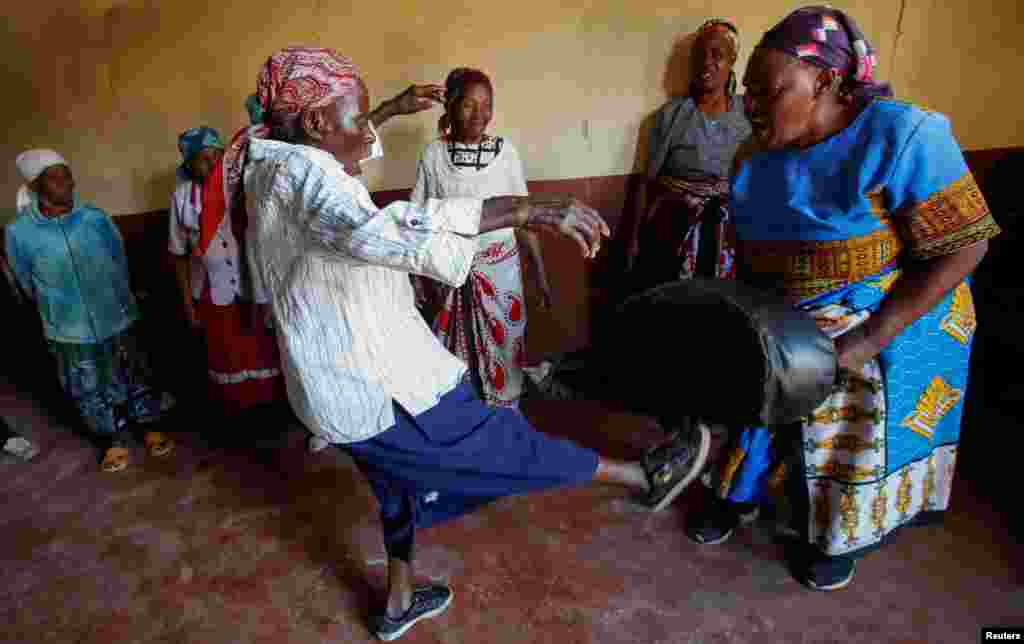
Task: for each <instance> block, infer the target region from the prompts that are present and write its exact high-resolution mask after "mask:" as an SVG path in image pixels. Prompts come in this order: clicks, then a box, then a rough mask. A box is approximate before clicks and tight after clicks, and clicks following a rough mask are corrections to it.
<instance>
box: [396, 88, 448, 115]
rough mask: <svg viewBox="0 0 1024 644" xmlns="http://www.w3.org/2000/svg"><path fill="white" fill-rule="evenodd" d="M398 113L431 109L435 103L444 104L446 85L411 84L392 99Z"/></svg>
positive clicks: (413, 112)
mask: <svg viewBox="0 0 1024 644" xmlns="http://www.w3.org/2000/svg"><path fill="white" fill-rule="evenodd" d="M392 103H393V106H394V110H395V113H396V114H415V113H417V112H422V111H424V110H429V109H430V108H431V107H433V106H434V105H435V104H439V105H444V87H442V86H441V85H410V86H409V89H407V90H405V91H404V92H402V93H401V94H399V95H398V96H396V97H395V98H394V99H392Z"/></svg>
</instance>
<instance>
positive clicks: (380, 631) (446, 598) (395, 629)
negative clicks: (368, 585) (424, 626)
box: [373, 584, 454, 642]
mask: <svg viewBox="0 0 1024 644" xmlns="http://www.w3.org/2000/svg"><path fill="white" fill-rule="evenodd" d="M452 597H454V594H453V593H452V589H451V588H449V587H448V586H445V585H442V584H434V585H432V586H425V587H423V588H417V589H416V590H415V591H413V594H412V603H411V604H410V605H409V610H407V611H405V615H402V616H401V617H398V618H395V619H392V618H391V617H388V615H387V613H384V614H383V615H378V616H377V617H375V618H374V620H373V621H374V624H373V632H374V634H375V635H376V636H377V637H378V638H380V639H382V640H384V641H385V642H391V641H393V640H397V639H398V638H399V637H401V636H402V635H404V634H405V632H406V631H407V630H409V629H410V628H412V627H413V625H414V624H415V623H416V622H418V621H420V620H421V619H427V618H429V617H436V616H438V615H440V614H441V613H443V612H445V611H446V610H448V605H449V604H451V603H452Z"/></svg>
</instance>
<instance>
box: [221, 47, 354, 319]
mask: <svg viewBox="0 0 1024 644" xmlns="http://www.w3.org/2000/svg"><path fill="white" fill-rule="evenodd" d="M360 82H361V81H360V78H359V71H358V70H357V69H356V66H355V64H354V63H353V62H352V61H351V60H350V59H349V58H346V57H345V56H342V55H340V54H339V53H338V52H337V51H335V50H333V49H327V48H320V47H287V48H285V49H282V50H280V51H279V52H277V53H276V54H274V55H273V56H271V57H270V58H269V59H268V60H267V62H266V63H265V64H264V65H263V68H262V69H261V70H260V73H259V76H258V77H257V79H256V94H254V95H251V96H249V97H248V99H247V100H246V102H245V107H246V111H247V112H248V113H249V120H250V122H251V123H252V125H251V126H250V127H247V128H242V129H241V130H239V131H238V132H237V133H236V134H235V136H234V137H233V138H232V139H231V143H229V144H228V147H227V150H226V151H225V153H224V200H225V206H226V209H227V216H229V217H231V218H232V221H238V220H240V219H242V220H244V218H245V217H244V213H245V211H244V209H245V200H244V198H243V196H242V180H243V171H244V169H245V160H246V157H247V156H248V151H249V141H251V140H252V138H253V137H256V138H266V137H267V136H269V135H270V131H271V128H272V127H273V126H279V125H285V124H287V123H289V122H290V121H293V120H294V119H296V118H298V117H299V116H300V115H301V114H302V113H303V112H305V111H307V110H310V109H314V108H317V107H323V106H325V105H329V104H330V103H331V102H332V101H334V100H336V99H338V98H341V97H343V96H349V95H351V94H354V93H356V92H357V91H358V90H359V86H360ZM256 301H261V298H260V297H259V295H258V294H257V295H256Z"/></svg>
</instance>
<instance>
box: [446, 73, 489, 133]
mask: <svg viewBox="0 0 1024 644" xmlns="http://www.w3.org/2000/svg"><path fill="white" fill-rule="evenodd" d="M477 83H479V84H481V85H485V86H486V87H487V90H488V91H489V92H490V93H491V100H492V101H493V100H494V85H492V84H491V79H490V77H489V76H488V75H487V74H485V73H483V72H482V71H480V70H479V69H471V68H469V67H456V68H455V69H453V70H452V71H451V72H450V73H449V74H448V78H447V79H445V81H444V114H442V115H441V118H439V119H438V120H437V131H438V133H440V134H441V135H442V136H444V135H445V134H447V133H448V130H449V129H450V128H451V126H452V117H451V112H452V110H453V109H455V106H456V105H458V103H459V101H461V100H462V98H463V97H464V96H465V95H466V88H467V87H469V86H470V85H475V84H477Z"/></svg>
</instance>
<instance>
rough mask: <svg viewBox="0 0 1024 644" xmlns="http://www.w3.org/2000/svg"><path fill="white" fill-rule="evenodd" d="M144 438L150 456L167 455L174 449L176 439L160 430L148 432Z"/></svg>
mask: <svg viewBox="0 0 1024 644" xmlns="http://www.w3.org/2000/svg"><path fill="white" fill-rule="evenodd" d="M144 440H145V443H146V449H148V450H149V455H150V456H158V457H159V456H167V455H168V454H170V453H171V452H173V451H174V441H172V440H171V439H169V438H167V437H166V436H164V435H163V434H162V433H160V432H146V436H145V439H144Z"/></svg>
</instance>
